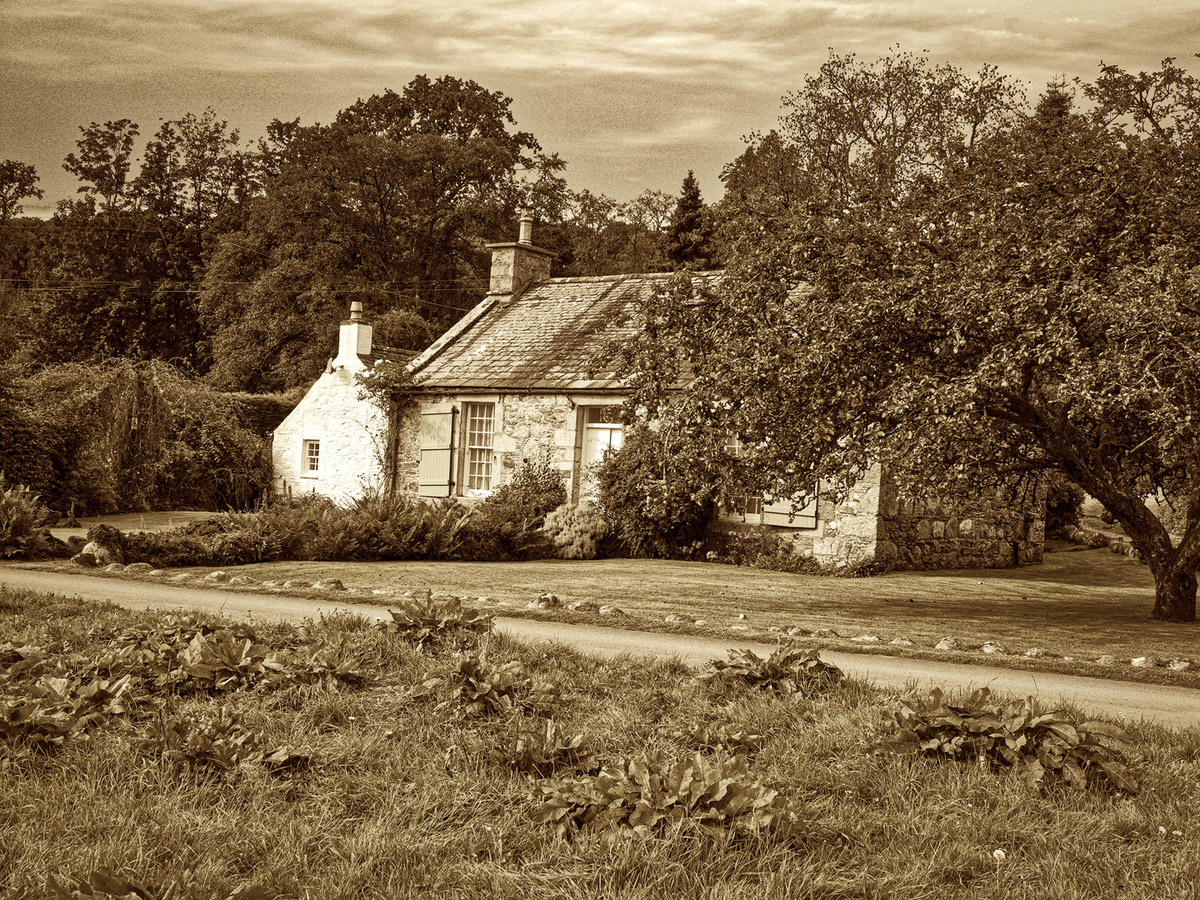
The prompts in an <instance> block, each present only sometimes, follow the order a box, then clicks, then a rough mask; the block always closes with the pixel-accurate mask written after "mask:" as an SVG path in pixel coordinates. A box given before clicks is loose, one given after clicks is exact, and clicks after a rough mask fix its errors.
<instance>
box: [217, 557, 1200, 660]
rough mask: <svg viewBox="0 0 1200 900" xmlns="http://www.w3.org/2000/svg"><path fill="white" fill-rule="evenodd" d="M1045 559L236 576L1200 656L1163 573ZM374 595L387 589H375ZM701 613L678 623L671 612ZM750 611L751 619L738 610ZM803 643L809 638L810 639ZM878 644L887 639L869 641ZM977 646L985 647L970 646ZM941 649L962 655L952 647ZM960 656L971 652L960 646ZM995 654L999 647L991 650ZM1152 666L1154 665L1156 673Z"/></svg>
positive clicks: (493, 567) (503, 566)
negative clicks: (1165, 611)
mask: <svg viewBox="0 0 1200 900" xmlns="http://www.w3.org/2000/svg"><path fill="white" fill-rule="evenodd" d="M1052 546H1054V547H1057V548H1063V549H1060V550H1059V551H1058V552H1050V553H1047V554H1046V557H1045V560H1046V561H1045V563H1044V564H1042V565H1040V566H1028V567H1024V568H1019V569H980V570H963V571H941V572H893V573H888V574H885V575H880V576H876V577H873V578H834V577H827V576H811V575H792V574H787V573H780V572H769V571H763V570H759V569H751V568H739V567H735V566H727V565H716V564H711V563H687V562H671V561H656V560H628V559H608V560H596V561H591V562H580V561H565V560H543V561H536V562H519V563H457V562H456V563H446V562H385V563H337V562H286V563H285V562H279V563H260V564H255V565H248V566H242V567H239V568H238V569H237V571H238V572H239V573H241V574H246V575H250V576H252V577H254V578H256V579H259V580H260V581H267V580H277V581H283V580H286V579H298V580H305V581H310V582H311V581H316V580H318V579H320V578H338V579H340V580H341V581H342V582H343V583H344V584H345V585H346V586H347V587H354V588H358V589H360V590H361V591H368V592H369V591H370V590H391V591H397V592H401V591H404V590H410V589H413V588H430V589H433V590H435V591H446V592H449V593H454V594H461V595H468V596H472V597H487V598H490V600H492V601H493V602H494V604H500V603H502V604H504V605H503V606H500V605H492V606H490V607H489V609H490V611H492V612H496V613H498V614H503V615H538V616H543V617H558V618H563V619H571V618H575V619H578V618H580V616H579V614H575V613H567V612H544V613H543V612H537V613H534V612H530V611H527V610H525V604H526V603H528V602H529V601H530V600H532V599H534V598H536V597H537V596H539V595H540V594H542V593H545V592H551V593H553V594H555V595H556V596H558V597H559V599H560V600H561V601H562V603H563V604H564V606H565V605H566V604H569V603H572V602H575V601H578V600H590V601H593V602H595V603H597V604H600V605H612V606H616V607H618V608H620V609H621V610H623V611H625V612H626V613H628V614H629V618H628V619H621V620H615V621H614V620H612V619H606V618H600V617H596V616H594V614H593V615H592V616H591V617H589V618H588V621H603V622H605V623H607V624H622V625H625V626H627V627H634V628H643V629H655V630H684V631H691V632H695V633H708V634H731V633H734V632H731V630H730V629H731V626H741V627H749V628H750V629H752V633H753V634H755V635H756V636H759V637H762V636H767V637H768V638H769V636H770V634H771V632H769V631H768V629H770V628H776V629H781V630H783V631H786V630H787V629H788V628H789V627H792V626H800V627H802V628H804V629H805V630H807V631H810V632H811V631H820V630H824V629H828V630H832V631H836V632H837V633H838V635H839V636H840V638H833V637H828V638H823V639H820V640H817V641H815V643H816V645H818V646H829V647H839V648H842V649H864V648H865V645H862V644H859V643H855V642H852V641H849V640H848V639H849V638H852V637H855V636H859V635H864V634H870V635H875V636H877V637H879V638H880V639H881V642H882V643H884V644H886V643H887V642H888V641H890V640H892V639H893V638H897V637H906V638H908V639H910V640H911V641H913V642H914V644H915V647H914V648H913V649H912V650H899V649H895V648H889V650H888V652H896V653H900V652H905V653H915V654H921V655H928V654H932V653H934V651H933V650H932V647H933V645H934V644H936V643H937V642H938V641H940V640H941V639H942V638H943V637H946V636H953V637H955V638H957V639H958V640H960V641H961V642H962V643H963V644H964V645H967V646H973V647H976V648H977V647H979V646H980V645H982V644H983V643H984V642H985V641H997V642H1000V643H1002V644H1004V645H1005V646H1006V647H1007V648H1008V649H1009V650H1010V651H1013V653H1014V654H1023V653H1024V651H1025V650H1027V649H1029V648H1031V647H1041V648H1043V649H1045V650H1047V651H1048V652H1049V653H1050V654H1052V655H1056V656H1058V657H1073V658H1074V659H1075V660H1076V661H1075V662H1072V661H1068V662H1066V663H1064V662H1063V661H1062V660H1061V659H1059V660H1057V661H1055V660H1049V661H1027V660H1024V658H1023V657H1021V658H1020V659H1019V660H1018V659H1014V658H1012V657H1009V658H1008V663H1009V664H1015V665H1021V666H1043V667H1050V668H1055V669H1056V670H1058V671H1076V672H1081V673H1086V674H1104V673H1107V674H1109V675H1115V674H1117V673H1119V674H1120V677H1141V676H1144V675H1145V674H1146V673H1143V672H1139V671H1135V670H1132V669H1131V668H1130V667H1129V666H1128V665H1125V666H1121V667H1112V668H1108V667H1098V666H1096V665H1095V664H1094V662H1093V661H1094V660H1095V659H1097V658H1098V657H1100V656H1103V655H1112V656H1115V657H1118V658H1120V659H1123V660H1124V661H1125V663H1128V661H1129V660H1130V659H1132V658H1134V657H1140V656H1147V655H1153V656H1157V657H1159V658H1160V659H1161V660H1164V661H1166V660H1171V659H1175V658H1191V659H1196V660H1197V661H1198V662H1200V625H1197V624H1196V623H1188V624H1169V623H1162V622H1157V621H1155V620H1153V619H1151V618H1150V617H1149V613H1150V609H1151V607H1152V605H1153V602H1154V585H1153V581H1152V579H1151V578H1150V574H1149V572H1148V570H1147V569H1146V567H1145V566H1144V565H1142V564H1140V563H1138V562H1137V561H1136V560H1133V559H1131V558H1129V557H1125V556H1119V555H1117V554H1113V553H1110V552H1109V551H1107V550H1068V549H1065V548H1068V547H1072V546H1074V545H1069V544H1054V545H1052ZM370 599H371V600H372V601H373V602H384V603H386V602H387V601H386V597H380V596H374V595H372V596H371V597H370ZM672 614H674V615H678V616H683V617H685V618H686V619H688V620H690V621H693V622H694V621H695V620H702V621H704V622H705V623H706V624H705V625H703V626H696V625H690V624H683V625H679V624H676V625H671V624H667V623H665V621H664V620H665V618H666V617H667V616H668V615H672ZM742 615H744V616H745V618H744V619H742V618H739V616H742ZM805 641H806V642H814V639H813V638H810V637H805ZM874 649H881V648H878V647H876V648H874ZM980 655H981V654H978V653H976V654H975V657H974V658H978V657H979V656H980ZM939 656H940V657H944V658H957V657H953V656H949V657H947V656H945V654H939ZM962 658H965V657H962ZM987 659H988V661H989V662H999V661H1001V657H998V656H996V657H993V656H989V657H987ZM1154 671H1155V672H1156V673H1157V674H1158V676H1160V677H1161V678H1165V679H1167V680H1173V681H1174V682H1175V683H1183V684H1190V683H1194V682H1195V681H1196V680H1197V676H1196V674H1195V673H1194V672H1193V673H1189V674H1185V675H1184V676H1182V677H1181V678H1178V679H1177V678H1175V674H1176V673H1172V672H1168V671H1166V670H1162V669H1158V670H1154ZM1151 674H1153V673H1151Z"/></svg>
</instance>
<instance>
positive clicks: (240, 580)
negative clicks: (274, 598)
mask: <svg viewBox="0 0 1200 900" xmlns="http://www.w3.org/2000/svg"><path fill="white" fill-rule="evenodd" d="M229 583H230V584H258V579H257V578H251V577H250V576H249V575H234V576H233V577H232V578H230V579H229Z"/></svg>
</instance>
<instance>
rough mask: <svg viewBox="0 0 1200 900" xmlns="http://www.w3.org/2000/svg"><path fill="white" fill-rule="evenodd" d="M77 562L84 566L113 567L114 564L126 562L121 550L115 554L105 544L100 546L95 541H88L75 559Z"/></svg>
mask: <svg viewBox="0 0 1200 900" xmlns="http://www.w3.org/2000/svg"><path fill="white" fill-rule="evenodd" d="M74 559H75V562H77V563H79V564H80V565H84V566H111V565H112V564H113V563H122V564H124V562H125V557H123V556H121V548H120V547H118V548H117V552H116V553H115V554H114V553H113V551H112V550H111V549H109V548H108V547H105V546H104V545H103V544H98V543H96V542H95V541H88V542H87V543H86V544H84V545H83V549H82V550H80V551H79V553H78V554H76V555H75V557H74Z"/></svg>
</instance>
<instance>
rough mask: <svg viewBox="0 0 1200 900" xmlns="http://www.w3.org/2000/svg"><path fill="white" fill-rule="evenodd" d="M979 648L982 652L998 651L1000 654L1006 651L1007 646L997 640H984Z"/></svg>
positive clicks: (1004, 653)
mask: <svg viewBox="0 0 1200 900" xmlns="http://www.w3.org/2000/svg"><path fill="white" fill-rule="evenodd" d="M979 649H980V650H982V651H983V652H984V653H999V654H1000V655H1001V656H1003V655H1006V654H1007V653H1008V648H1007V647H1005V646H1004V645H1003V644H1001V643H1000V642H999V641H985V642H984V644H983V646H982V647H980V648H979Z"/></svg>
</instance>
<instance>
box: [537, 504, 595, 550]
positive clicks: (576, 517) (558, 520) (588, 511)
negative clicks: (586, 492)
mask: <svg viewBox="0 0 1200 900" xmlns="http://www.w3.org/2000/svg"><path fill="white" fill-rule="evenodd" d="M542 531H543V532H545V534H546V536H547V537H548V538H549V539H550V543H551V544H552V545H553V546H554V555H555V556H557V557H560V558H562V559H595V558H596V557H597V556H599V555H600V548H601V545H602V544H603V542H604V540H605V538H607V537H608V535H609V533H610V532H611V531H612V525H611V524H610V523H609V521H608V519H606V518H605V517H604V514H603V513H602V512H600V510H598V509H596V508H595V507H594V506H591V505H590V504H581V505H579V506H571V505H569V504H566V503H564V504H563V505H562V506H560V507H558V508H557V509H555V510H554V511H553V512H551V513H549V514H548V515H547V516H546V521H545V522H543V523H542Z"/></svg>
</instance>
